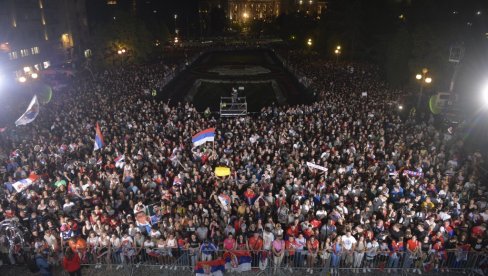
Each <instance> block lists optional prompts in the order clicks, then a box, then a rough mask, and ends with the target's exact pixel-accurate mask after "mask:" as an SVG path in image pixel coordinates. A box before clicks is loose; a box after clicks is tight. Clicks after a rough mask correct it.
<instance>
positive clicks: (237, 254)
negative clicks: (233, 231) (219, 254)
mask: <svg viewBox="0 0 488 276" xmlns="http://www.w3.org/2000/svg"><path fill="white" fill-rule="evenodd" d="M224 260H225V269H226V270H227V271H232V272H243V271H249V270H251V255H250V254H249V252H247V251H244V250H235V251H231V252H226V253H225V254H224Z"/></svg>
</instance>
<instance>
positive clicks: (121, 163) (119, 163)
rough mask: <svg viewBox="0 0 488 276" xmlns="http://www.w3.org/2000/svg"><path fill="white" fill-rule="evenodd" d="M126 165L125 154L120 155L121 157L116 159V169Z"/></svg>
mask: <svg viewBox="0 0 488 276" xmlns="http://www.w3.org/2000/svg"><path fill="white" fill-rule="evenodd" d="M124 165H125V154H122V155H120V156H119V157H117V158H115V167H116V168H121V169H122V168H123V167H124Z"/></svg>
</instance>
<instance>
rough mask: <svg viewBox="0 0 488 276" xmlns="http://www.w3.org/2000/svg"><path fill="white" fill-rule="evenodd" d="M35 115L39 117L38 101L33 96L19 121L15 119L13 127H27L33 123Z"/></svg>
mask: <svg viewBox="0 0 488 276" xmlns="http://www.w3.org/2000/svg"><path fill="white" fill-rule="evenodd" d="M37 115H39V101H38V100H37V96H36V95H34V98H32V100H31V102H30V104H29V106H28V107H27V110H26V111H25V112H24V114H22V116H20V118H19V119H17V121H15V126H22V125H27V124H28V123H31V122H33V121H34V120H35V119H36V117H37Z"/></svg>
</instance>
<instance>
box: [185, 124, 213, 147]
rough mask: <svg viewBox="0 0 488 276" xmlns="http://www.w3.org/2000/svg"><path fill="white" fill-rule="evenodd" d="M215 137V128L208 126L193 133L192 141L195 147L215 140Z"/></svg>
mask: <svg viewBox="0 0 488 276" xmlns="http://www.w3.org/2000/svg"><path fill="white" fill-rule="evenodd" d="M214 139H215V128H207V129H205V130H202V131H200V132H198V133H197V134H195V135H193V137H192V139H191V141H192V143H193V146H194V147H198V146H200V145H203V144H205V143H206V142H213V141H214Z"/></svg>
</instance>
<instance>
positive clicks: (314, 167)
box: [307, 162, 329, 172]
mask: <svg viewBox="0 0 488 276" xmlns="http://www.w3.org/2000/svg"><path fill="white" fill-rule="evenodd" d="M307 166H308V167H309V168H312V169H317V170H321V171H324V172H327V171H328V170H329V169H327V168H326V167H322V166H319V165H316V164H314V163H312V162H307Z"/></svg>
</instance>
